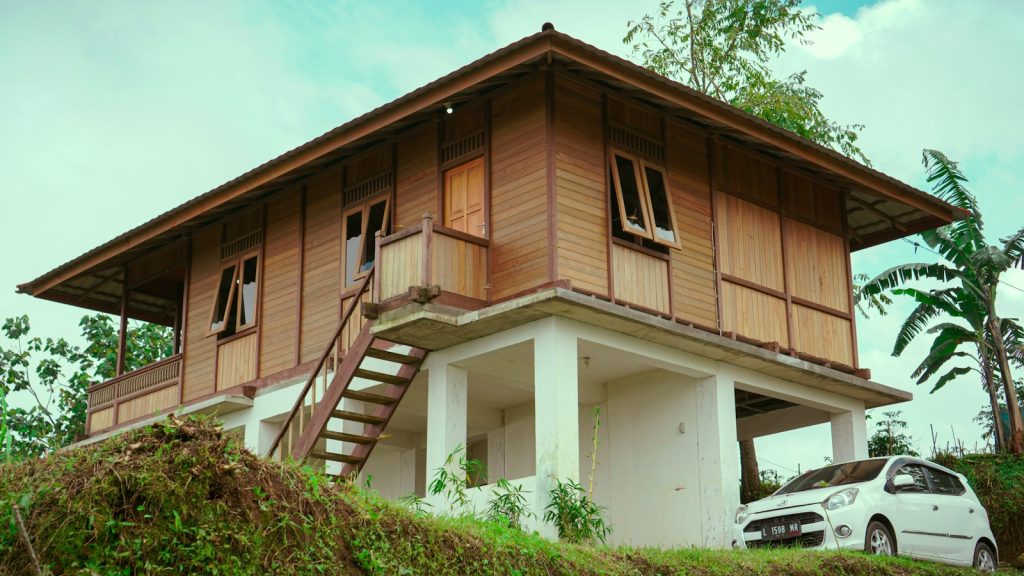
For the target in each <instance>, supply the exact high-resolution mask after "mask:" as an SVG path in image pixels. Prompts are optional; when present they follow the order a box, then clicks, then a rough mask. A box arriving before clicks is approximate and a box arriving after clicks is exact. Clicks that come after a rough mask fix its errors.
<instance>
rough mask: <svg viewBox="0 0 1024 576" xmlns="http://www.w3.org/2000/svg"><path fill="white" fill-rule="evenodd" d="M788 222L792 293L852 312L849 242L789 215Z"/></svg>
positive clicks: (841, 310) (789, 268)
mask: <svg viewBox="0 0 1024 576" xmlns="http://www.w3.org/2000/svg"><path fill="white" fill-rule="evenodd" d="M785 223H786V250H787V251H788V253H789V255H790V257H789V258H787V260H786V266H787V270H786V273H787V274H788V276H787V278H788V280H789V292H790V294H792V295H793V296H796V297H799V298H803V299H805V300H810V301H811V302H814V303H815V304H821V305H822V306H828V307H829V308H832V309H833V310H839V311H840V312H846V313H849V312H850V284H849V277H848V276H847V273H846V256H847V254H846V241H845V240H844V239H843V238H841V237H840V236H837V235H835V234H830V233H828V232H825V231H824V230H820V229H818V228H815V227H813V226H808V225H807V224H803V223H801V222H797V221H796V220H792V219H790V218H786V219H785Z"/></svg>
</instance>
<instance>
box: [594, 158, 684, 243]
mask: <svg viewBox="0 0 1024 576" xmlns="http://www.w3.org/2000/svg"><path fill="white" fill-rule="evenodd" d="M616 156H618V157H621V158H622V159H624V160H627V161H629V162H631V163H632V164H633V173H634V178H635V179H636V189H637V193H638V196H639V201H640V209H641V211H642V212H643V219H644V224H645V226H644V229H643V231H642V232H641V231H638V230H635V229H632V228H630V227H629V226H626V224H625V223H626V222H628V221H629V218H628V217H627V215H626V205H625V202H624V201H623V199H624V198H623V193H622V176H621V174H620V173H619V165H618V162H617V160H616ZM608 165H609V167H610V168H611V175H612V183H611V184H612V186H613V188H614V191H615V199H616V202H617V203H618V212H619V229H620V230H621V231H622V232H624V233H627V234H630V235H632V236H635V237H637V238H643V239H646V240H649V241H651V242H654V243H656V244H661V245H662V246H667V247H669V248H675V249H680V248H681V243H680V238H679V224H678V223H677V221H676V211H675V206H674V205H673V203H672V191H671V189H670V188H669V179H668V170H667V169H666V168H665V167H664V166H662V165H659V164H657V163H655V162H652V161H650V160H648V159H647V158H643V157H641V156H640V155H638V154H633V153H630V152H626V151H625V150H622V149H621V148H614V147H609V148H608ZM648 169H651V170H653V171H656V172H658V173H659V174H661V178H662V182H663V183H664V187H665V203H666V205H667V209H668V218H669V222H670V223H671V225H672V234H673V236H674V241H671V242H670V241H668V240H666V239H664V238H661V237H659V236H658V234H657V231H656V229H657V219H656V218H655V215H654V202H653V199H652V198H651V189H650V183H649V182H648V177H647V170H648Z"/></svg>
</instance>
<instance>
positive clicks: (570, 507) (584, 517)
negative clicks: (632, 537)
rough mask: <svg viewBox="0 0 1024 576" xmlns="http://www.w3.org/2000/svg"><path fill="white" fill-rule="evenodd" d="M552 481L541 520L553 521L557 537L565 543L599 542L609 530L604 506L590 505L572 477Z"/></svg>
mask: <svg viewBox="0 0 1024 576" xmlns="http://www.w3.org/2000/svg"><path fill="white" fill-rule="evenodd" d="M555 482H556V485H555V487H554V488H552V489H551V492H550V493H549V494H550V495H551V502H550V503H549V504H548V505H547V507H546V508H545V509H544V521H545V522H551V523H552V524H554V525H555V527H556V528H558V537H559V538H560V539H561V540H564V541H566V542H570V543H572V544H587V543H592V542H595V541H598V540H599V541H601V543H602V544H603V543H604V541H605V538H607V537H608V535H609V534H611V532H612V529H611V527H610V526H608V525H607V524H605V522H604V517H603V512H604V508H603V507H601V506H598V505H597V504H594V502H593V501H592V500H591V499H590V498H588V497H587V493H586V491H585V490H584V489H583V487H582V486H580V485H579V483H578V482H576V481H575V480H572V479H569V480H566V481H565V482H563V481H562V480H559V479H557V478H556V479H555Z"/></svg>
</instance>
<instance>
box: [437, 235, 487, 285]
mask: <svg viewBox="0 0 1024 576" xmlns="http://www.w3.org/2000/svg"><path fill="white" fill-rule="evenodd" d="M430 252H431V260H432V261H431V263H430V265H431V273H430V274H431V278H433V282H434V284H437V285H438V286H440V287H441V289H442V290H444V291H446V292H453V293H455V294H461V295H462V296H469V297H470V298H477V299H479V300H483V299H485V298H487V291H486V290H485V286H486V285H487V248H484V247H483V246H480V245H478V244H471V243H469V242H466V241H465V240H460V239H458V238H452V237H450V236H445V235H444V234H440V233H436V232H435V233H434V239H433V243H432V245H431V247H430Z"/></svg>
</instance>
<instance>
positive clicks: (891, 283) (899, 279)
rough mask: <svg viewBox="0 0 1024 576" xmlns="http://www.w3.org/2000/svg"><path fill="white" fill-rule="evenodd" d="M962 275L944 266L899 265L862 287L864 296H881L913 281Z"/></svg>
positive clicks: (960, 277) (954, 278) (954, 277)
mask: <svg viewBox="0 0 1024 576" xmlns="http://www.w3.org/2000/svg"><path fill="white" fill-rule="evenodd" d="M962 278H963V274H962V273H961V272H960V271H959V270H957V269H955V268H952V267H949V266H946V265H945V264H926V263H920V262H919V263H916V264H901V265H899V266H894V267H892V268H889V269H888V270H886V271H885V272H882V273H881V274H879V275H877V276H875V277H874V278H872V279H871V280H868V281H867V282H866V283H865V284H864V285H863V286H862V287H861V291H862V292H863V293H864V294H868V295H872V294H881V293H882V292H885V291H888V290H892V289H895V288H899V287H900V286H903V285H904V284H906V283H907V282H912V281H915V280H922V279H931V280H938V281H940V282H949V281H951V280H958V279H962Z"/></svg>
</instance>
